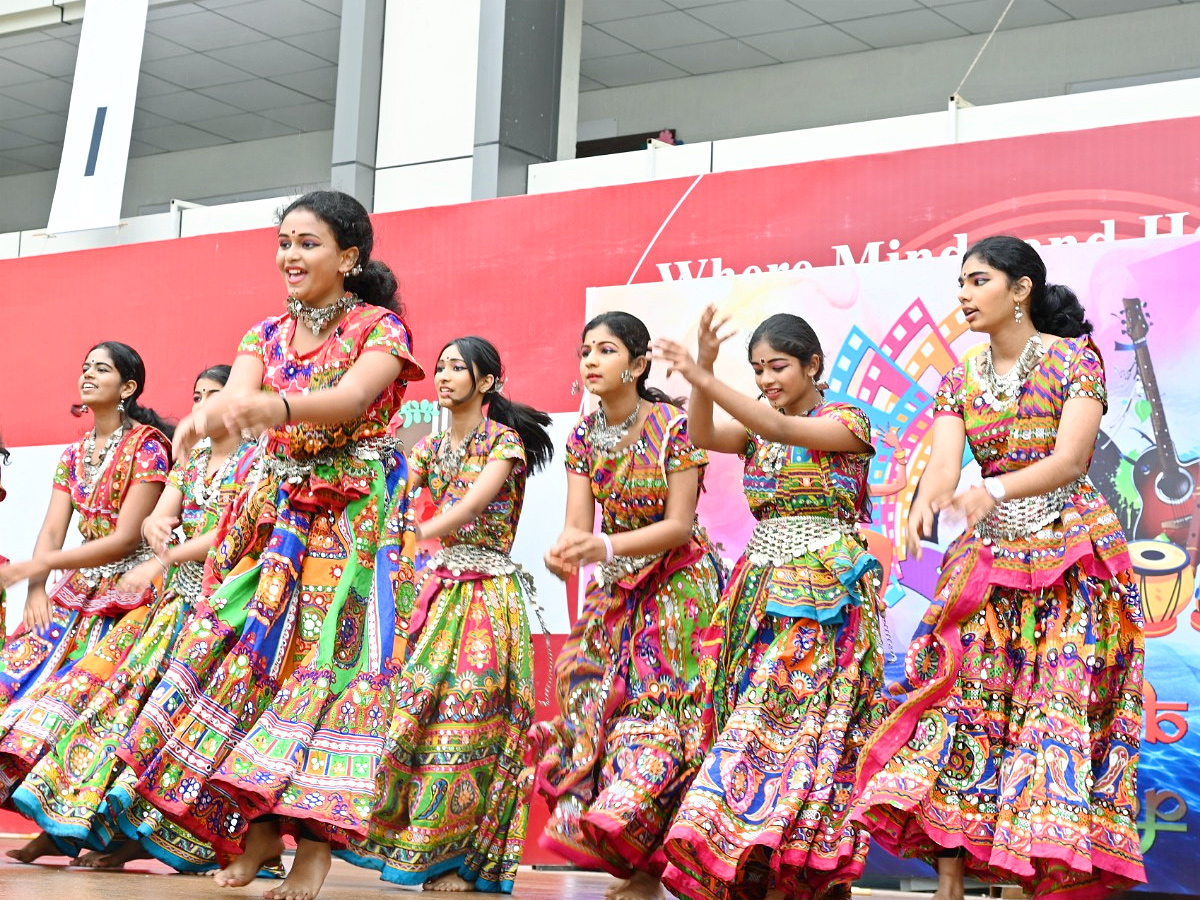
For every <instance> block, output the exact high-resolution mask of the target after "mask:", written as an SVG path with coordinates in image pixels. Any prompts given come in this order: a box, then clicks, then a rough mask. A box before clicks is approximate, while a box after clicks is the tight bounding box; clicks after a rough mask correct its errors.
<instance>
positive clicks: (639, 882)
mask: <svg viewBox="0 0 1200 900" xmlns="http://www.w3.org/2000/svg"><path fill="white" fill-rule="evenodd" d="M604 896H605V898H606V900H661V898H662V896H663V889H662V882H661V881H659V880H658V879H657V878H655V877H654V876H653V875H651V874H650V873H649V872H642V871H640V870H639V871H637V872H634V873H633V877H632V878H630V879H628V880H627V881H620V882H618V883H616V884H614V885H613V886H612V887H610V888H609V889H608V890H607V891H605V892H604Z"/></svg>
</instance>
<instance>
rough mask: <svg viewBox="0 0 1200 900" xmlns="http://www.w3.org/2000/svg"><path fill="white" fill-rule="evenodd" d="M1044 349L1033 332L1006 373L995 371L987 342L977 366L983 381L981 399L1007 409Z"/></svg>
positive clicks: (990, 404) (1038, 336)
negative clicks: (1000, 373) (1001, 373)
mask: <svg viewBox="0 0 1200 900" xmlns="http://www.w3.org/2000/svg"><path fill="white" fill-rule="evenodd" d="M1045 352H1046V349H1045V348H1044V347H1043V346H1042V338H1041V335H1038V334H1034V335H1032V336H1031V337H1030V338H1029V340H1028V341H1026V342H1025V348H1024V349H1023V350H1022V351H1021V355H1020V356H1018V357H1017V362H1016V364H1015V365H1014V366H1013V367H1012V368H1011V369H1010V370H1009V372H1008V374H1007V375H999V374H997V373H996V366H995V363H993V362H992V345H991V344H988V346H987V349H986V350H984V351H983V361H982V362H981V363H980V366H979V378H980V381H982V382H983V387H984V390H983V399H984V402H985V403H987V405H988V406H990V407H991V408H992V409H1008V408H1010V407H1011V406H1012V405H1013V403H1015V402H1016V399H1017V395H1018V394H1019V393H1020V392H1021V387H1022V386H1023V385H1024V384H1025V379H1026V378H1028V377H1029V373H1030V372H1032V371H1033V369H1034V367H1035V366H1036V365H1037V364H1038V362H1039V361H1040V360H1041V358H1042V356H1043V355H1044V354H1045Z"/></svg>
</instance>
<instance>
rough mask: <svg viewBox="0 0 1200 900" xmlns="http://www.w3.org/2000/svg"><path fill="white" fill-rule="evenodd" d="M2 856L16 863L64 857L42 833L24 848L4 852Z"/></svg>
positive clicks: (47, 836) (44, 833)
mask: <svg viewBox="0 0 1200 900" xmlns="http://www.w3.org/2000/svg"><path fill="white" fill-rule="evenodd" d="M4 855H5V856H11V857H12V858H13V859H15V860H16V861H17V862H23V863H31V862H33V861H34V860H35V859H39V858H40V857H43V856H66V854H65V853H62V852H60V851H59V849H58V847H57V846H56V845H55V843H54V841H52V840H50V835H48V834H46V832H44V831H43V832H42V833H41V834H39V835H38V836H37V837H35V838H34V839H33V840H32V841H30V842H29V843H28V844H26V845H25V846H24V847H18V848H16V849H15V850H5V851H4Z"/></svg>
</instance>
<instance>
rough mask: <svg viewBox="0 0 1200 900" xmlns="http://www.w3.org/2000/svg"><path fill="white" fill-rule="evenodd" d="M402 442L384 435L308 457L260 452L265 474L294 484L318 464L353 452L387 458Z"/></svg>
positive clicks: (332, 462) (368, 457) (359, 456)
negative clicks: (282, 456)
mask: <svg viewBox="0 0 1200 900" xmlns="http://www.w3.org/2000/svg"><path fill="white" fill-rule="evenodd" d="M401 444H402V442H401V441H399V440H397V439H396V438H394V437H389V436H386V435H381V436H379V437H372V438H366V439H365V440H361V441H352V442H351V443H349V444H347V445H346V446H344V447H340V448H338V449H337V450H329V451H325V452H324V453H318V454H317V455H316V456H310V457H309V458H308V459H301V460H297V459H283V458H281V457H278V456H266V455H263V456H261V457H260V458H259V459H260V462H261V465H262V472H263V474H265V475H273V476H275V477H276V478H278V479H280V480H281V481H290V482H292V483H293V484H298V483H299V482H301V481H303V480H304V479H305V478H307V477H308V476H309V475H311V474H312V472H313V469H315V468H316V467H317V466H332V465H335V464H336V463H337V462H338V461H339V460H342V459H345V458H346V457H347V456H353V457H355V458H356V459H363V460H382V461H384V462H386V461H387V460H388V458H389V457H391V455H392V454H393V453H395V451H396V448H397V447H399V446H401Z"/></svg>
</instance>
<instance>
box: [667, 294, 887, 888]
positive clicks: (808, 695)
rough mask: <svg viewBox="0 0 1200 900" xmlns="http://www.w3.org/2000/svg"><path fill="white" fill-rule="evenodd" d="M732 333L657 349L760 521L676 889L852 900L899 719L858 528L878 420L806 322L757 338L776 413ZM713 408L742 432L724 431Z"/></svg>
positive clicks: (737, 579) (673, 832) (673, 878)
mask: <svg viewBox="0 0 1200 900" xmlns="http://www.w3.org/2000/svg"><path fill="white" fill-rule="evenodd" d="M727 321H728V317H724V318H720V317H718V315H717V312H716V309H715V307H712V306H710V307H708V309H706V310H705V312H704V314H703V316H702V317H701V320H700V327H699V351H698V354H697V358H696V359H693V358H692V356H691V355H690V354H689V352H688V351H687V350H686V349H685V348H684V347H682V346H681V345H680V344H678V343H676V342H674V341H669V340H660V341H658V342H657V343H656V351H657V354H658V356H659V357H661V358H662V359H664V360H665V361H666V362H667V363H668V364H669V365H670V367H671V369H672V370H673V371H675V372H678V373H679V374H680V375H682V376H683V377H684V378H686V379H687V381H688V382H689V383H690V384H691V385H692V397H691V403H690V405H689V412H690V416H691V419H690V421H691V435H692V440H693V441H695V442H696V444H697V446H700V447H705V448H707V449H709V450H715V451H717V452H721V453H736V454H738V455H739V456H741V457H742V458H743V459H744V460H745V475H744V477H743V481H742V484H743V489H744V490H745V493H746V499H747V501H748V502H749V505H750V511H751V512H752V513H753V514H754V517H755V519H757V524H756V525H755V528H754V533H753V535H752V536H751V538H750V542H749V544H748V545H747V546H746V549H745V551H744V552H743V553H742V555H741V557H740V558H739V560H738V562H737V564H736V566H735V567H734V570H733V575H732V577H731V579H730V583H729V586H728V587H727V588H726V591H725V594H724V596H723V598H722V601H721V605H720V607H719V608H718V611H717V614H716V615H715V616H714V620H713V621H714V624H715V625H716V626H717V628H719V629H723V632H724V640H723V642H722V644H721V653H720V656H719V660H718V665H717V674H716V679H715V681H714V690H713V695H712V707H713V725H714V732H715V736H714V737H713V739H712V747H711V749H710V750H709V751H708V755H707V756H706V757H705V758H704V761H703V763H702V764H701V765H700V769H699V773H698V774H697V776H696V779H695V781H694V782H693V783H692V786H691V789H690V790H689V791H688V793H687V795H686V796H685V797H684V799H683V803H682V805H681V806H680V809H679V812H678V813H677V814H676V816H675V821H674V822H673V823H672V825H671V829H670V832H669V834H668V836H667V845H666V854H667V858H668V859H669V860H670V861H671V867H670V868H669V869H668V870H667V873H666V876H665V878H664V881H665V883H666V884H667V886H668V887H669V888H670V889H671V890H672V891H673V892H674V893H676V894H677V895H679V896H681V897H688V898H696V900H710V898H713V900H715V898H721V900H724V898H747V900H750V898H763V897H768V898H810V897H823V896H849V885H850V882H851V881H852V880H854V879H855V878H856V877H857V876H858V875H859V874H860V873H861V871H862V867H863V863H864V861H865V859H866V853H867V837H866V833H865V831H864V829H862V828H861V827H860V826H856V825H853V824H851V823H850V822H849V821H848V816H849V813H850V808H851V794H852V790H853V788H854V776H855V769H856V767H857V764H858V758H859V752H860V750H861V748H862V746H863V744H864V742H865V741H866V739H867V738H868V737H869V736H870V734H871V733H872V731H873V730H874V728H875V726H876V724H877V723H878V721H879V720H880V719H881V718H882V708H881V697H880V691H881V685H882V680H883V657H882V653H881V651H880V641H879V633H880V625H879V618H880V616H881V614H882V613H881V604H880V602H879V597H878V587H879V574H880V570H879V564H878V562H877V561H876V560H875V558H874V557H872V556H871V555H870V554H869V553H868V552H867V550H866V546H865V544H864V542H863V540H862V538H861V536H860V534H859V531H858V526H859V525H860V524H861V523H866V522H869V521H870V494H869V489H868V486H867V474H868V469H869V466H870V461H871V457H872V456H873V455H874V450H873V449H872V447H871V444H870V437H871V428H870V423H869V421H868V419H867V416H866V414H865V413H864V412H863V411H862V410H861V409H859V408H858V407H856V406H851V405H849V404H846V403H833V402H828V403H827V402H825V399H824V396H823V394H822V391H821V387H820V385H819V384H818V380H819V379H820V377H821V372H822V370H823V368H824V365H825V354H824V352H823V351H822V349H821V345H820V342H819V341H818V339H817V335H816V334H815V333H814V332H813V330H812V328H811V327H810V326H809V325H808V323H807V322H805V321H804V320H803V319H801V318H800V317H798V316H794V315H789V314H787V313H780V314H778V315H774V316H771V317H770V318H768V319H767V320H765V321H764V322H762V323H761V324H760V325H759V326H758V327H757V328H756V329H755V331H754V333H753V334H752V335H751V336H750V342H749V345H748V346H749V362H750V365H751V367H752V368H753V370H754V380H755V383H756V385H757V386H758V388H759V390H760V391H761V392H762V394H761V396H762V397H765V398H766V400H767V401H768V404H769V405H764V404H763V403H760V402H757V401H756V400H754V399H753V398H751V397H748V396H746V395H744V394H742V393H740V392H739V391H737V390H735V389H734V388H732V387H730V386H729V385H726V384H724V383H722V382H721V381H719V380H717V378H716V377H715V376H714V374H713V364H714V363H715V362H716V359H717V355H718V350H719V348H720V345H721V343H722V342H723V341H724V340H727V339H728V338H729V337H730V336H732V332H729V333H727V334H723V335H722V334H721V333H720V331H721V328H722V327H723V326H724V324H725V323H726V322H727ZM714 404H716V405H717V406H720V407H721V408H722V409H724V410H725V411H726V412H728V413H729V414H730V415H731V416H733V418H734V421H733V422H722V423H716V422H714V420H713V406H714Z"/></svg>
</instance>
